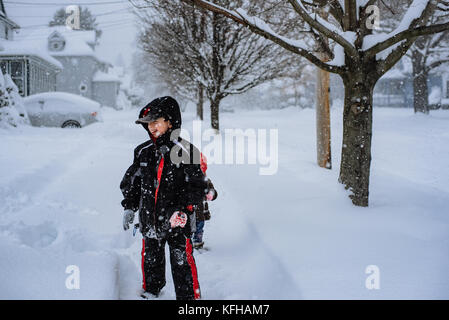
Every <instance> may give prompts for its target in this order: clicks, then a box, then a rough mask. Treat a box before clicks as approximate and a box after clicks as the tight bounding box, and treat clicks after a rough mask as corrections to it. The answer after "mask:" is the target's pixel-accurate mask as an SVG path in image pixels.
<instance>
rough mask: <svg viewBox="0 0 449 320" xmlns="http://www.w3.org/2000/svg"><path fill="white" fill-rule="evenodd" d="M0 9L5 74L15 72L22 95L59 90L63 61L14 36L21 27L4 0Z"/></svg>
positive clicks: (1, 61)
mask: <svg viewBox="0 0 449 320" xmlns="http://www.w3.org/2000/svg"><path fill="white" fill-rule="evenodd" d="M0 9H1V11H0V68H1V71H2V72H3V74H6V73H8V74H10V75H11V78H12V80H13V81H14V83H15V84H16V85H17V87H18V89H19V93H20V95H22V96H28V95H31V94H35V93H39V92H46V91H55V90H56V74H57V73H58V72H60V71H61V70H62V65H61V63H59V61H57V60H56V59H54V58H53V57H51V56H50V55H49V54H48V53H47V52H46V51H44V50H36V49H35V48H34V47H33V46H32V44H30V43H27V42H25V41H17V40H14V39H13V35H14V30H16V29H19V28H20V27H19V26H18V25H17V24H16V23H14V22H13V21H11V20H10V19H8V17H7V15H6V11H5V8H4V5H3V1H2V0H0Z"/></svg>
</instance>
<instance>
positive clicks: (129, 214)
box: [123, 209, 134, 231]
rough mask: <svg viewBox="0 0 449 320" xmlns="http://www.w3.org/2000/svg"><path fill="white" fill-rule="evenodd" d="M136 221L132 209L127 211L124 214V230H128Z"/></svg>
mask: <svg viewBox="0 0 449 320" xmlns="http://www.w3.org/2000/svg"><path fill="white" fill-rule="evenodd" d="M133 221H134V211H132V210H131V209H127V210H125V212H124V213H123V230H125V231H126V230H128V229H129V225H130V224H131V223H133Z"/></svg>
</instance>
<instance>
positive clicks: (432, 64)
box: [408, 14, 449, 114]
mask: <svg viewBox="0 0 449 320" xmlns="http://www.w3.org/2000/svg"><path fill="white" fill-rule="evenodd" d="M442 19H443V17H442V16H441V15H437V14H434V15H432V17H431V18H430V23H431V24H438V23H440V22H441V21H442ZM408 55H409V56H410V58H411V61H412V66H413V72H412V75H413V106H414V110H415V113H416V112H421V113H424V114H429V99H428V97H429V88H428V86H427V80H428V78H429V73H430V72H431V71H432V70H433V69H435V68H437V67H439V66H441V65H442V64H444V63H447V62H449V31H447V30H446V31H444V32H441V33H438V34H433V35H430V36H426V37H421V38H419V39H417V40H416V41H415V43H414V44H413V46H412V47H411V48H410V51H409V53H408Z"/></svg>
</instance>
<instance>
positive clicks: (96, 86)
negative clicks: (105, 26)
mask: <svg viewBox="0 0 449 320" xmlns="http://www.w3.org/2000/svg"><path fill="white" fill-rule="evenodd" d="M25 40H27V41H28V42H29V43H33V45H34V47H35V48H39V49H40V50H45V51H46V52H47V53H48V54H49V55H51V56H52V57H53V58H55V59H56V60H58V61H59V62H60V63H61V65H62V66H63V69H62V71H61V72H60V73H58V75H57V77H56V91H63V92H70V93H73V94H79V95H82V96H84V97H87V98H89V99H92V100H95V101H98V102H100V103H101V104H102V105H107V106H110V107H113V108H118V105H117V95H118V91H119V88H120V79H119V78H118V77H117V76H115V75H114V74H113V73H112V72H109V71H110V69H111V68H112V64H111V63H109V62H106V61H104V60H103V59H101V58H100V57H99V56H98V54H97V53H96V51H95V47H96V45H97V44H98V43H97V38H96V34H95V31H94V30H89V31H86V30H71V29H69V28H67V27H65V26H54V27H46V28H40V29H39V30H36V31H35V32H33V33H31V34H29V35H28V36H27V37H26V38H25Z"/></svg>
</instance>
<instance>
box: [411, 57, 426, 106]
mask: <svg viewBox="0 0 449 320" xmlns="http://www.w3.org/2000/svg"><path fill="white" fill-rule="evenodd" d="M423 58H424V57H423V56H422V54H421V53H419V52H418V51H417V50H415V51H413V54H412V65H413V107H414V109H415V113H417V112H421V113H424V114H429V91H428V88H427V78H428V72H427V70H426V67H425V65H424V59H423Z"/></svg>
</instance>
